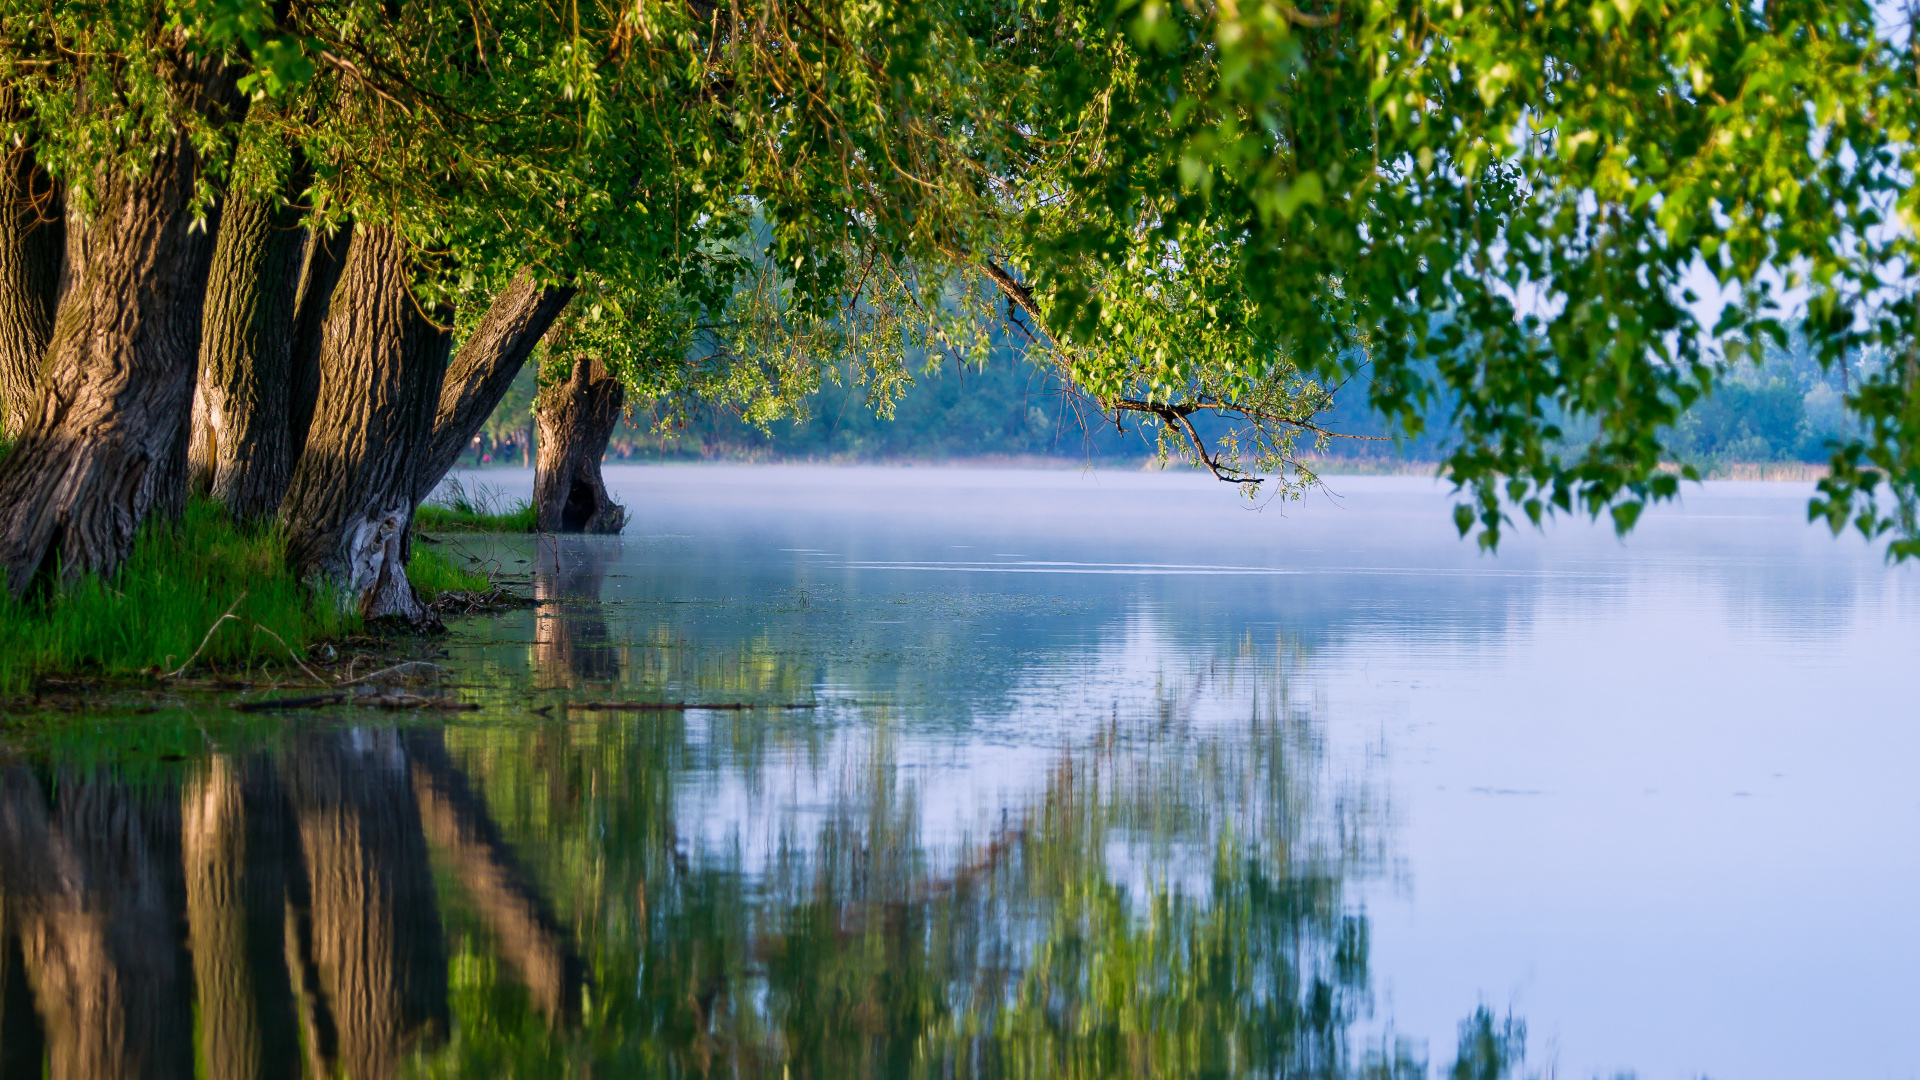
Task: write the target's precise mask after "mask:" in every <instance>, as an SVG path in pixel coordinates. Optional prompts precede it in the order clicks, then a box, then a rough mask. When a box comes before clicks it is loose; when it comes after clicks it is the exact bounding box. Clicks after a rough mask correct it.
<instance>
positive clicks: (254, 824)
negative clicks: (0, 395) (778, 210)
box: [0, 467, 1920, 1078]
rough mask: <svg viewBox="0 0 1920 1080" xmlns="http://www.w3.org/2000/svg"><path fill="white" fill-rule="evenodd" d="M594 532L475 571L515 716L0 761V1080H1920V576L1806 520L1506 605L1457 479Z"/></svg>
mask: <svg viewBox="0 0 1920 1080" xmlns="http://www.w3.org/2000/svg"><path fill="white" fill-rule="evenodd" d="M469 479H470V480H472V479H478V480H479V481H481V482H484V483H488V484H493V485H498V486H500V487H501V488H502V489H504V490H505V491H506V492H507V493H508V494H519V493H524V491H525V490H526V488H527V487H528V486H529V478H528V477H527V475H526V474H525V473H516V472H511V471H497V472H490V473H486V474H481V475H480V476H478V477H477V478H469ZM609 482H610V484H611V486H612V487H614V488H615V490H616V493H617V495H618V496H619V497H620V498H622V499H623V500H624V501H625V502H626V503H627V504H628V506H629V507H630V509H631V511H632V513H633V518H634V524H633V525H631V526H630V527H629V529H628V533H627V535H626V536H624V537H620V538H567V539H560V540H557V541H556V540H554V539H551V538H549V539H546V540H542V541H539V542H537V543H536V542H535V541H532V540H527V539H520V540H486V539H481V540H465V541H459V542H458V543H457V550H458V551H459V552H461V553H462V554H465V555H467V556H470V557H472V558H475V559H477V560H480V561H482V562H489V563H496V564H497V565H498V566H499V567H500V568H501V569H503V570H505V571H508V572H510V573H519V574H527V575H529V579H530V581H531V586H532V588H533V590H534V592H535V594H536V595H537V596H538V597H539V598H540V603H539V604H538V606H537V607H535V608H533V609H530V610H524V611H514V612H509V613H507V614H504V615H500V616H495V617H488V618H482V619H477V620H472V621H469V622H466V623H463V624H460V625H458V626H456V628H455V630H454V632H453V633H452V634H451V635H450V636H449V638H448V640H447V643H446V648H447V652H448V658H447V659H446V660H445V661H444V663H445V664H446V665H447V667H448V669H449V674H448V682H449V684H450V686H451V688H452V691H451V692H454V693H457V694H459V695H462V696H465V697H467V698H468V699H470V700H473V701H476V702H479V703H481V704H482V705H483V708H482V710H481V711H480V712H478V713H471V714H463V715H460V716H458V717H457V718H455V720H454V721H453V722H451V723H450V724H448V725H447V726H445V727H439V726H435V725H434V724H433V723H431V722H426V721H421V722H415V723H403V724H401V725H400V726H398V727H395V726H394V725H393V723H392V721H391V717H389V716H386V715H382V714H372V713H367V714H361V717H362V718H359V719H356V718H354V717H352V716H342V715H341V714H340V713H339V712H338V711H337V710H336V711H335V712H334V713H333V714H332V715H331V716H327V715H320V714H312V715H306V716H296V717H293V718H289V719H286V720H284V721H282V720H278V719H269V720H260V721H244V722H243V721H240V720H237V719H235V718H234V717H232V716H231V715H222V714H219V713H217V711H213V710H198V711H192V710H189V711H183V712H181V713H179V714H177V715H176V714H173V713H162V714H157V715H156V716H153V717H147V718H138V719H128V718H124V717H123V718H117V719H116V718H102V719H101V720H100V721H98V722H97V723H94V724H92V725H81V728H82V729H83V734H76V735H73V736H71V737H68V738H65V740H64V741H62V740H61V739H56V740H53V741H52V742H49V743H36V744H34V745H33V746H32V747H23V748H21V749H19V750H18V751H17V752H16V753H15V754H14V757H13V760H12V762H11V763H10V766H9V767H8V768H7V770H6V771H5V773H4V784H3V785H0V844H4V845H5V847H4V848H3V849H0V856H3V857H4V863H5V870H6V871H7V873H6V875H5V876H4V878H0V886H3V887H4V889H5V896H6V910H7V915H8V927H9V934H8V942H9V944H8V945H7V946H6V948H5V950H4V952H0V963H4V966H5V969H6V970H5V972H4V973H0V978H3V979H4V982H5V997H4V999H3V1001H4V1005H5V1008H4V1009H0V1071H5V1072H6V1075H12V1069H13V1068H15V1067H18V1066H19V1065H20V1064H22V1062H21V1061H20V1059H21V1058H22V1057H23V1056H25V1057H32V1056H37V1055H38V1054H40V1053H42V1052H43V1050H44V1052H45V1053H47V1055H48V1056H49V1058H50V1059H51V1060H53V1061H54V1062H56V1063H64V1065H62V1068H64V1069H65V1071H66V1072H67V1074H68V1075H74V1076H92V1075H122V1074H134V1073H144V1074H146V1075H181V1076H184V1075H187V1073H189V1072H191V1071H192V1070H193V1068H194V1059H195V1057H198V1058H199V1059H200V1063H201V1065H200V1068H201V1070H202V1075H234V1076H241V1075H261V1076H280V1075H288V1074H291V1073H292V1072H294V1071H297V1070H298V1069H300V1068H301V1067H302V1063H303V1062H304V1063H305V1067H306V1068H307V1069H308V1070H309V1071H310V1072H313V1071H333V1070H344V1071H347V1072H349V1073H352V1074H355V1075H364V1076H386V1075H400V1074H422V1075H460V1076H469V1075H470V1076H492V1075H506V1074H507V1073H508V1072H514V1073H516V1074H524V1075H562V1074H568V1073H571V1074H574V1075H583V1076H584V1075H596V1076H615V1075H715V1076H718V1075H729V1076H732V1075H740V1076H816V1077H834V1076H855V1075H871V1076H929V1077H944V1076H973V1075H984V1076H1003V1075H1025V1076H1052V1075H1085V1076H1097V1075H1114V1076H1123V1075H1218V1076H1231V1075H1286V1076H1315V1077H1321V1076H1324V1077H1333V1076H1360V1075H1385V1074H1401V1075H1421V1074H1422V1067H1423V1065H1424V1066H1425V1068H1426V1070H1427V1071H1428V1072H1430V1073H1431V1074H1434V1075H1441V1074H1445V1073H1446V1072H1447V1071H1448V1070H1449V1069H1450V1068H1452V1066H1453V1065H1454V1063H1455V1059H1456V1056H1457V1055H1458V1053H1459V1047H1460V1038H1461V1035H1460V1033H1461V1026H1462V1024H1463V1022H1468V1021H1470V1020H1472V1019H1473V1018H1474V1017H1475V1016H1476V1013H1478V1012H1480V1010H1482V1009H1484V1010H1485V1012H1484V1014H1482V1019H1481V1020H1480V1021H1476V1022H1477V1023H1481V1024H1483V1025H1484V1026H1485V1032H1484V1033H1485V1034H1486V1035H1488V1036H1489V1037H1490V1038H1488V1039H1484V1040H1481V1041H1482V1043H1483V1045H1482V1047H1481V1048H1480V1050H1478V1051H1475V1052H1474V1053H1470V1054H1469V1057H1475V1058H1476V1060H1477V1061H1478V1062H1479V1063H1480V1064H1482V1065H1492V1064H1494V1063H1495V1062H1494V1061H1493V1060H1492V1059H1498V1058H1501V1057H1503V1056H1504V1057H1506V1058H1508V1059H1511V1058H1513V1057H1514V1056H1516V1054H1517V1051H1518V1048H1519V1046H1520V1043H1521V1040H1520V1039H1519V1038H1518V1033H1517V1030H1515V1029H1509V1028H1508V1027H1507V1026H1506V1025H1507V1022H1508V1021H1509V1020H1510V1019H1511V1020H1512V1021H1514V1022H1516V1024H1518V1023H1523V1024H1524V1026H1525V1038H1524V1045H1525V1061H1524V1064H1520V1065H1516V1066H1514V1067H1513V1068H1512V1069H1511V1070H1510V1072H1509V1074H1510V1075H1514V1076H1520V1075H1529V1076H1530V1075H1536V1074H1539V1075H1551V1076H1558V1077H1579V1078H1585V1077H1593V1076H1605V1077H1612V1076H1614V1075H1616V1074H1618V1073H1635V1074H1637V1075H1639V1076H1641V1077H1645V1078H1667V1077H1672V1078H1691V1077H1697V1076H1703V1075H1704V1076H1713V1077H1720V1078H1736V1077H1753V1078H1765V1077H1822V1076H1847V1077H1907V1076H1915V1075H1920V1066H1916V1064H1915V1063H1916V1062H1920V1052H1917V1051H1916V1050H1914V1049H1913V1048H1912V1046H1911V1044H1912V1043H1913V1041H1914V1040H1912V1039H1911V1038H1909V1037H1907V1036H1906V1034H1905V1031H1906V1029H1905V1024H1906V1023H1908V1022H1911V1020H1910V1018H1911V1017H1912V1016H1913V1015H1914V1014H1915V1012H1916V1011H1917V1010H1920V929H1916V927H1915V924H1916V920H1915V919H1914V918H1913V911H1914V908H1915V902H1916V899H1917V898H1920V897H1917V894H1920V850H1917V849H1916V844H1915V842H1914V838H1915V836H1916V834H1917V833H1920V830H1917V829H1916V825H1920V786H1917V785H1916V784H1915V783H1914V782H1913V781H1912V779H1911V774H1912V772H1913V768H1914V763H1915V762H1916V761H1920V733H1917V732H1916V725H1915V724H1914V723H1913V721H1914V719H1915V716H1916V712H1917V711H1920V710H1916V708H1915V703H1916V702H1917V701H1920V663H1916V662H1915V661H1916V659H1917V658H1916V652H1917V651H1920V576H1916V574H1915V572H1914V571H1912V570H1910V569H1899V570H1891V569H1888V568H1887V567H1886V566H1885V565H1884V564H1883V563H1882V561H1881V560H1880V558H1879V557H1878V555H1877V554H1875V553H1874V552H1872V551H1871V550H1869V549H1868V548H1867V547H1866V546H1864V545H1863V544H1860V543H1858V542H1857V541H1852V540H1843V541H1838V542H1836V541H1834V540H1832V539H1830V538H1828V537H1827V535H1826V534H1825V533H1824V531H1818V530H1815V529H1814V528H1812V527H1809V526H1807V525H1805V524H1804V515H1805V510H1804V505H1805V498H1806V495H1807V489H1806V488H1805V487H1802V486H1797V485H1734V484H1728V485H1711V486H1708V487H1706V488H1705V489H1704V490H1703V489H1697V488H1696V489H1694V490H1692V491H1691V492H1690V493H1689V494H1688V496H1687V498H1686V501H1685V504H1684V506H1681V507H1678V508H1668V509H1663V510H1661V511H1659V512H1656V513H1653V514H1651V515H1650V516H1649V518H1648V519H1647V520H1646V521H1645V522H1644V523H1643V525H1642V527H1641V529H1640V530H1639V531H1638V532H1637V533H1636V534H1635V535H1634V536H1633V537H1632V538H1631V539H1630V540H1629V541H1628V542H1627V543H1625V544H1622V543H1620V542H1618V541H1616V540H1615V539H1614V538H1613V537H1612V536H1611V534H1610V533H1608V532H1606V531H1604V530H1598V529H1592V528H1589V527H1587V526H1585V525H1583V524H1577V523H1561V524H1559V525H1557V526H1555V527H1553V528H1551V529H1550V530H1549V531H1548V533H1547V535H1544V536H1542V535H1538V534H1527V535H1521V536H1516V537H1514V538H1513V539H1512V540H1511V541H1509V542H1508V544H1507V545H1505V546H1504V547H1503V549H1502V550H1501V552H1500V553H1499V555H1498V556H1497V557H1492V556H1483V555H1481V554H1479V553H1477V551H1476V550H1475V549H1474V547H1473V546H1472V545H1471V543H1463V542H1461V541H1459V540H1458V539H1457V538H1455V537H1454V535H1453V533H1452V528H1451V526H1450V524H1449V518H1448V514H1447V510H1448V507H1449V505H1450V502H1449V500H1448V498H1447V496H1446V495H1445V493H1444V491H1443V490H1442V489H1440V488H1437V487H1436V486H1434V485H1433V484H1431V483H1430V482H1427V481H1424V480H1406V479H1344V478H1343V479H1336V480H1334V481H1333V487H1334V488H1335V490H1336V491H1337V493H1338V498H1336V499H1328V498H1324V497H1314V498H1310V499H1308V500H1306V501H1305V502H1302V503H1297V504H1272V505H1267V506H1265V507H1264V508H1259V509H1249V508H1247V507H1246V505H1245V504H1244V503H1242V502H1240V501H1239V500H1238V499H1237V498H1236V497H1235V496H1234V494H1233V493H1232V491H1231V490H1230V489H1228V488H1226V487H1225V486H1224V485H1219V484H1217V483H1214V482H1212V481H1208V480H1202V479H1200V478H1197V477H1194V476H1191V475H1184V474H1180V475H1175V474H1157V475H1153V474H1112V473H1102V474H1081V473H1071V472H1066V473H1055V472H1029V471H985V470H981V471H974V470H947V469H884V470H879V469H876V470H864V469H813V468H719V467H677V468H675V467H667V468H612V469H610V470H609ZM636 702H647V703H654V704H662V703H672V704H676V705H694V706H699V705H708V706H711V705H731V706H755V708H752V709H743V708H733V709H720V710H715V709H701V708H692V709H685V710H680V709H674V710H654V711H612V710H607V709H600V710H589V709H583V708H580V707H579V706H581V705H584V704H606V703H636ZM135 724H139V725H143V726H140V727H135V726H134V725H135ZM116 1018H132V1019H127V1020H126V1021H125V1022H121V1021H120V1020H119V1019H116ZM1502 1043H1503V1044H1504V1046H1505V1047H1506V1049H1505V1051H1504V1053H1503V1052H1497V1051H1496V1050H1495V1049H1494V1048H1493V1047H1492V1046H1491V1045H1484V1044H1502ZM1476 1055H1477V1057H1476ZM136 1065H137V1066H138V1067H137V1068H136V1067H135V1066H136ZM183 1070H184V1071H183ZM1496 1072H1497V1070H1494V1071H1489V1072H1487V1073H1485V1074H1484V1075H1495V1074H1496ZM56 1074H57V1073H56ZM1472 1075H1476V1076H1477V1075H1483V1074H1482V1073H1473V1074H1472Z"/></svg>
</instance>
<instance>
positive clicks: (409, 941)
mask: <svg viewBox="0 0 1920 1080" xmlns="http://www.w3.org/2000/svg"><path fill="white" fill-rule="evenodd" d="M291 751H292V752H291V753H289V754H288V755H287V757H286V758H285V759H284V761H283V765H282V768H283V775H284V777H285V783H286V790H287V794H288V796H289V798H290V801H291V803H292V806H293V812H294V815H295V817H296V819H297V820H298V822H299V837H300V846H301V849H302V851H303V853H304V857H305V858H304V862H305V870H306V874H305V881H306V882H307V885H308V890H309V903H310V908H309V914H308V919H309V925H310V927H311V941H310V943H309V945H308V948H309V949H310V956H311V958H312V966H313V969H314V974H315V975H316V976H317V979H316V981H317V983H318V989H319V993H318V995H317V996H318V998H319V1002H318V1005H319V1007H320V1008H323V1009H324V1012H325V1015H326V1019H327V1022H328V1024H329V1026H330V1028H331V1030H332V1032H333V1034H334V1036H335V1037H336V1038H337V1044H336V1045H337V1048H338V1060H337V1062H332V1063H329V1065H330V1068H329V1069H328V1074H329V1075H333V1074H336V1073H345V1074H346V1075H347V1076H350V1077H352V1078H353V1080H386V1078H387V1077H390V1076H392V1075H394V1073H395V1072H397V1071H398V1068H399V1065H400V1063H401V1061H403V1060H404V1059H405V1057H406V1055H407V1054H408V1052H409V1051H410V1050H411V1049H412V1048H413V1046H414V1045H415V1044H417V1043H420V1042H423V1041H424V1042H428V1043H432V1042H437V1041H438V1040H439V1039H441V1038H444V1037H445V1035H446V1031H447V1025H448V1022H449V1021H448V1001H447V953H446V943H445V940H444V938H443V936H442V931H441V928H440V908H439V903H438V898H437V896H436V895H435V891H434V885H433V868H432V866H431V865H430V864H429V863H428V860H427V844H426V837H425V834H424V833H423V832H422V830H421V824H420V809H419V805H418V803H417V802H416V801H415V799H414V792H413V784H412V777H411V774H410V769H409V763H408V755H407V753H406V749H405V747H404V746H403V744H402V742H401V739H400V736H399V735H398V734H397V733H396V732H393V731H381V730H369V729H354V730H350V731H339V732H328V733H326V734H323V735H314V736H308V737H305V738H302V739H299V740H297V742H296V743H295V745H294V746H293V747H292V748H291Z"/></svg>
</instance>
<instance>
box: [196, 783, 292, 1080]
mask: <svg viewBox="0 0 1920 1080" xmlns="http://www.w3.org/2000/svg"><path fill="white" fill-rule="evenodd" d="M182 810H183V813H182V815H181V817H182V847H183V849H184V855H185V864H186V878H187V927H188V936H189V940H190V942H191V944H192V948H193V975H194V985H195V987H196V989H197V991H198V1001H199V1012H200V1056H201V1064H202V1066H203V1067H204V1070H205V1072H204V1075H206V1076H208V1077H221V1078H231V1080H252V1078H265V1080H277V1078H279V1077H291V1076H298V1075H299V1073H300V1052H299V1051H300V1035H299V1028H298V1021H297V1019H296V1016H295V1013H294V998H293V986H292V983H291V981H290V980H289V978H288V974H287V947H286V903H287V883H286V870H285V865H286V859H287V855H288V852H289V845H288V843H287V836H286V833H287V832H288V831H289V830H290V827H291V826H290V823H289V821H288V819H287V813H286V804H285V797H284V796H283V795H282V794H281V792H280V786H279V782H278V780H277V779H276V778H275V776H274V773H273V769H272V764H271V762H269V761H267V760H266V759H265V758H261V757H256V758H254V759H251V760H249V761H244V762H237V761H235V760H233V759H232V758H230V757H227V756H226V755H216V756H215V757H214V758H213V760H212V761H211V762H209V764H208V768H207V772H206V774H205V775H203V776H201V777H200V778H199V779H198V780H197V781H195V782H194V783H192V784H189V785H188V788H187V792H186V796H185V804H184V806H183V807H182Z"/></svg>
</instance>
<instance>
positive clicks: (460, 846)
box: [407, 729, 586, 1022]
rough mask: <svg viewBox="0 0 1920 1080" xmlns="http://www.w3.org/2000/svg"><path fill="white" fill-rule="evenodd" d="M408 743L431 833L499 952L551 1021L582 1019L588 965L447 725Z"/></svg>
mask: <svg viewBox="0 0 1920 1080" xmlns="http://www.w3.org/2000/svg"><path fill="white" fill-rule="evenodd" d="M407 751H408V756H409V757H411V758H412V759H413V792H414V796H415V797H416V798H417V799H418V800H419V803H420V820H421V821H422V823H424V825H425V826H426V831H427V839H428V840H430V841H431V842H432V843H433V845H434V846H435V847H437V848H439V849H440V851H441V853H442V854H443V855H444V856H445V857H446V859H447V861H448V862H449V863H451V864H452V865H453V870H454V873H455V875H456V876H458V878H459V879H460V884H461V885H462V886H463V887H464V888H465V890H466V893H467V896H468V898H469V899H471V900H472V902H473V906H474V909H475V910H476V911H478V912H479V913H480V917H481V919H482V920H484V921H485V922H486V924H487V928H488V929H489V930H491V931H493V937H494V941H495V943H496V946H497V947H498V949H499V950H500V956H501V957H502V958H503V959H505V960H506V961H507V964H508V966H509V967H511V968H513V970H514V971H515V972H517V973H518V974H519V976H520V980H521V981H522V982H523V983H525V984H526V987H527V989H528V990H529V991H530V992H531V993H532V995H533V1000H534V1002H535V1003H536V1004H538V1005H539V1006H540V1009H541V1011H543V1012H545V1013H546V1014H547V1019H548V1020H549V1021H552V1022H558V1021H563V1020H574V1019H578V1017H579V1010H580V990H581V987H582V986H583V985H584V984H585V982H586V967H585V965H584V964H582V963H581V961H580V957H579V955H578V953H577V952H576V951H575V950H574V948H573V942H572V941H571V940H570V939H569V936H568V934H567V932H566V931H565V930H563V929H561V927H560V924H559V922H558V921H557V920H556V919H554V917H553V914H552V912H551V911H549V910H548V908H547V904H546V901H545V900H544V899H542V898H541V896H540V894H539V892H538V890H536V889H535V888H534V886H533V883H532V881H531V880H530V879H529V877H528V875H527V873H526V871H525V870H523V869H522V868H521V866H520V861H519V860H518V859H517V858H515V857H514V854H513V850H512V849H511V848H509V847H508V846H507V843H506V841H505V840H504V839H502V838H501V836H500V830H499V829H497V828H495V827H494V824H493V819H492V818H490V817H489V816H488V815H487V807H486V804H485V802H483V801H482V800H481V798H480V796H479V795H478V794H477V793H475V792H474V790H473V789H472V787H470V786H469V785H468V783H467V778H466V775H465V774H464V773H463V772H461V770H460V767H459V766H458V765H456V764H454V762H453V758H452V757H451V756H449V755H448V754H447V748H446V743H445V736H444V734H443V732H441V731H440V730H439V729H434V730H430V731H418V732H414V733H412V734H410V735H409V736H408V738H407Z"/></svg>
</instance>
